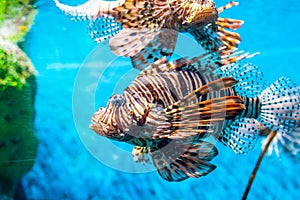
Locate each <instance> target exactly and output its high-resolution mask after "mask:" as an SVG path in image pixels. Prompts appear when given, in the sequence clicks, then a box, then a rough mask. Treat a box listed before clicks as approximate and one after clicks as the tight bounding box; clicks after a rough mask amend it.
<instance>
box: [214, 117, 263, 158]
mask: <svg viewBox="0 0 300 200" xmlns="http://www.w3.org/2000/svg"><path fill="white" fill-rule="evenodd" d="M259 132H260V124H259V123H258V122H257V121H256V120H255V119H252V118H239V119H236V120H235V121H233V122H232V123H231V124H230V125H229V126H227V127H226V129H225V130H224V131H223V132H222V133H221V135H220V138H219V140H220V141H221V142H222V143H223V144H224V145H226V146H229V147H230V148H231V149H232V150H233V151H234V152H235V153H237V154H244V153H247V152H248V151H250V150H252V149H253V148H254V147H255V144H256V141H257V138H258V135H259Z"/></svg>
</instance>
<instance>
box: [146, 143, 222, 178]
mask: <svg viewBox="0 0 300 200" xmlns="http://www.w3.org/2000/svg"><path fill="white" fill-rule="evenodd" d="M174 143H175V144H172V143H170V144H168V145H167V146H165V147H164V148H162V149H160V150H156V151H154V152H152V153H151V154H152V159H153V163H154V165H155V167H156V168H157V170H158V173H159V175H160V176H161V177H162V178H163V179H165V180H167V181H182V180H185V179H187V178H189V177H193V178H199V177H201V176H205V175H207V174H209V173H210V172H212V171H213V170H214V169H215V168H216V166H215V165H213V164H212V163H210V161H211V160H212V159H213V158H214V157H215V156H217V154H218V150H217V148H216V147H215V146H214V145H213V144H211V143H208V142H205V141H201V140H199V141H197V142H194V143H193V144H190V143H184V142H182V141H179V142H176V141H174Z"/></svg>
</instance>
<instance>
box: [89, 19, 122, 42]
mask: <svg viewBox="0 0 300 200" xmlns="http://www.w3.org/2000/svg"><path fill="white" fill-rule="evenodd" d="M121 30H122V24H121V23H119V22H117V21H116V19H115V18H114V17H112V16H109V15H103V16H101V17H97V18H96V19H92V20H91V22H90V24H89V27H88V31H89V36H90V37H91V38H92V39H93V40H94V41H95V42H97V43H101V42H104V41H106V40H108V39H109V38H111V37H113V36H114V35H116V34H117V33H119V32H120V31H121Z"/></svg>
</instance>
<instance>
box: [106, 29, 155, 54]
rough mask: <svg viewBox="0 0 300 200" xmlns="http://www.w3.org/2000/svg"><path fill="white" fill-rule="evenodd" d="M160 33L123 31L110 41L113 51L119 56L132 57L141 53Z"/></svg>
mask: <svg viewBox="0 0 300 200" xmlns="http://www.w3.org/2000/svg"><path fill="white" fill-rule="evenodd" d="M158 34H160V31H149V30H147V29H143V30H132V29H123V30H122V31H120V32H119V33H118V34H117V35H115V36H114V37H113V38H111V39H110V40H109V45H110V48H111V50H112V51H113V52H114V53H115V54H116V55H118V56H124V57H131V56H135V55H136V54H137V53H139V52H140V51H141V50H142V49H143V48H145V46H146V45H147V44H149V42H151V41H152V40H153V39H154V38H155V37H156V36H157V35H158Z"/></svg>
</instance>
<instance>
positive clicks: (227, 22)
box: [216, 1, 244, 50]
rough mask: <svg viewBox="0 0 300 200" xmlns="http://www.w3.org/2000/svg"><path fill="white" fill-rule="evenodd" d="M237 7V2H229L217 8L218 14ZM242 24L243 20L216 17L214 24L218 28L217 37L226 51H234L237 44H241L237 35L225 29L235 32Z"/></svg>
mask: <svg viewBox="0 0 300 200" xmlns="http://www.w3.org/2000/svg"><path fill="white" fill-rule="evenodd" d="M237 5H239V3H238V2H234V1H231V2H229V3H228V4H226V5H225V6H222V7H220V8H218V13H219V14H220V13H222V12H223V11H224V10H227V9H229V8H231V7H233V6H237ZM243 23H244V21H243V20H237V19H230V18H221V17H218V19H217V21H216V24H217V26H218V30H217V35H218V36H219V38H220V40H221V41H222V43H223V44H224V45H225V46H226V47H227V49H229V50H233V49H236V48H237V46H238V44H239V43H240V42H241V38H240V35H239V34H238V33H235V32H232V31H229V30H226V29H231V30H236V29H238V28H240V27H241V26H242V25H243Z"/></svg>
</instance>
